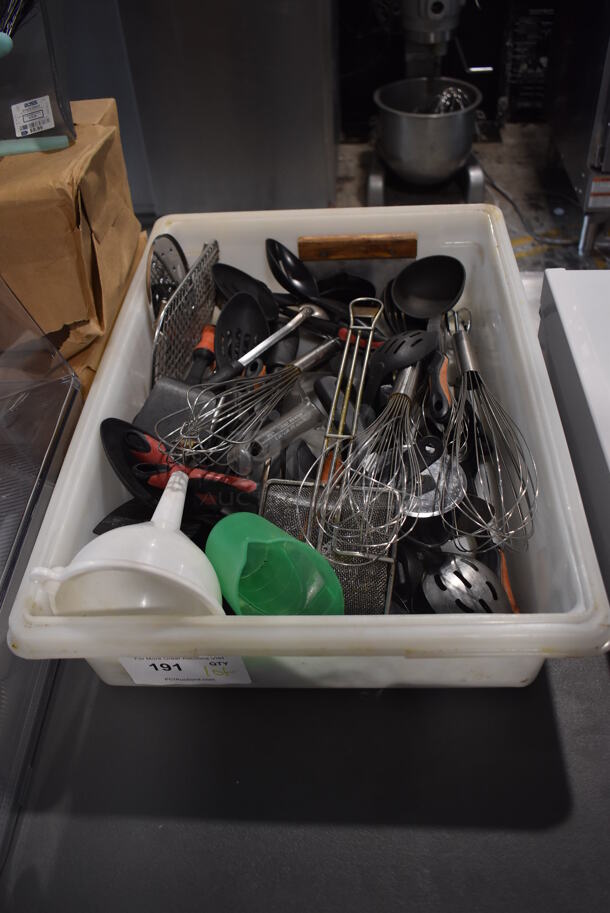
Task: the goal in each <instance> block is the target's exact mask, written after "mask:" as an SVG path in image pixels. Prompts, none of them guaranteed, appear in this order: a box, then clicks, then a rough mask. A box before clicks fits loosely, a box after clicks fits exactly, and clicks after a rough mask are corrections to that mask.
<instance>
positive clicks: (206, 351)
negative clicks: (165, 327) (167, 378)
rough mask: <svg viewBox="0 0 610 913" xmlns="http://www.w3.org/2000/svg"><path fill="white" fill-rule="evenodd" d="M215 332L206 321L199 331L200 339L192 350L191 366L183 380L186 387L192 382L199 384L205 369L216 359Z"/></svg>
mask: <svg viewBox="0 0 610 913" xmlns="http://www.w3.org/2000/svg"><path fill="white" fill-rule="evenodd" d="M215 334H216V327H215V326H214V324H212V323H206V325H205V326H204V328H203V330H202V333H201V339H200V340H199V342H198V343H197V345H196V346H195V348H194V350H193V360H192V362H191V367H190V369H189V373H188V374H187V375H186V378H185V380H184V383H185V384H186V385H187V387H191V386H193V385H194V384H200V383H201V381H202V380H203V379H204V377H205V375H206V373H207V371H208V370H209V369H210V368H211V367H212V365H213V364H214V362H215V360H216V355H215V353H214V336H215Z"/></svg>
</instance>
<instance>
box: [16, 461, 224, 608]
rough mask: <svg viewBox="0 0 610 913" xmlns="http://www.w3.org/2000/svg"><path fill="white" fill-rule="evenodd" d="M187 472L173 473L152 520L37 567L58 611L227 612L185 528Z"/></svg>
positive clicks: (214, 580) (213, 574)
mask: <svg viewBox="0 0 610 913" xmlns="http://www.w3.org/2000/svg"><path fill="white" fill-rule="evenodd" d="M187 485H188V477H187V475H186V474H185V473H184V472H174V473H172V475H171V476H170V478H169V479H168V482H167V486H166V488H165V491H164V492H163V495H162V496H161V499H160V501H159V504H158V505H157V509H156V510H155V512H154V514H153V517H152V519H151V520H150V521H149V522H148V523H138V524H136V525H134V526H123V527H121V528H120V529H113V530H110V531H109V532H107V533H104V534H103V535H101V536H99V537H98V538H97V539H94V540H93V541H92V542H89V543H87V545H85V546H84V548H82V549H81V550H80V551H79V552H78V554H77V555H76V556H75V557H74V559H73V560H72V561H71V562H70V564H68V565H67V566H66V567H52V568H46V567H35V568H33V569H32V571H31V572H30V577H31V579H32V580H34V581H36V582H37V583H40V584H42V586H43V587H44V589H45V590H46V592H47V594H48V597H49V603H50V606H51V610H52V612H53V613H54V614H55V615H90V614H93V615H107V614H124V615H128V614H146V615H165V614H168V613H171V614H173V615H220V614H223V608H222V596H221V592H220V584H219V583H218V578H217V576H216V572H215V571H214V568H213V567H212V565H211V564H210V562H209V560H208V559H207V558H206V556H205V554H204V552H203V551H202V550H201V549H200V548H198V547H197V546H196V545H195V544H194V543H193V542H191V540H190V539H189V538H188V537H187V536H185V535H184V533H182V532H181V531H180V521H181V519H182V511H183V509H184V500H185V497H186V489H187Z"/></svg>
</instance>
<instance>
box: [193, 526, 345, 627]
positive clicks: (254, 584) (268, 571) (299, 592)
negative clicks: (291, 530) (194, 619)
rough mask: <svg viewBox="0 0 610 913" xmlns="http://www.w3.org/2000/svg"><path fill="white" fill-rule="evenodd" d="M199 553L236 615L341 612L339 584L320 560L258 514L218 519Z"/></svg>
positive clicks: (308, 547) (327, 565)
mask: <svg viewBox="0 0 610 913" xmlns="http://www.w3.org/2000/svg"><path fill="white" fill-rule="evenodd" d="M205 553H206V555H207V557H208V558H209V560H210V561H211V562H212V565H213V566H214V570H215V571H216V574H217V575H218V579H219V581H220V588H221V590H222V594H223V596H224V597H225V599H226V600H227V602H228V603H229V605H230V606H231V608H232V609H233V611H234V612H236V614H237V615H342V614H343V591H342V589H341V584H340V583H339V580H338V579H337V575H336V574H335V572H334V570H333V569H332V567H331V565H330V564H329V562H328V561H327V560H326V558H325V557H324V556H323V555H321V554H320V553H319V552H317V551H316V550H315V549H314V548H312V547H311V546H310V545H307V543H305V542H300V541H299V540H298V539H295V538H294V537H293V536H290V535H289V534H288V533H286V532H284V530H283V529H280V528H279V526H275V524H274V523H270V522H269V520H266V519H265V518H264V517H259V516H258V515H257V514H251V513H235V514H230V515H229V516H228V517H224V518H223V519H222V520H220V521H219V522H218V523H217V524H216V526H215V527H214V528H213V530H212V532H211V533H210V535H209V536H208V541H207V544H206V548H205Z"/></svg>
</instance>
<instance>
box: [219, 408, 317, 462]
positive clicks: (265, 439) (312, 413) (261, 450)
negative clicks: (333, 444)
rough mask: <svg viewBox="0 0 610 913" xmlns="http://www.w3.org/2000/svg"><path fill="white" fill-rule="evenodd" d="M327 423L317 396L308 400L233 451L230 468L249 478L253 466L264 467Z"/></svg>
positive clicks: (228, 456) (230, 457)
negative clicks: (269, 460)
mask: <svg viewBox="0 0 610 913" xmlns="http://www.w3.org/2000/svg"><path fill="white" fill-rule="evenodd" d="M325 421H326V412H325V410H324V408H323V407H322V405H321V403H320V402H319V401H318V399H317V397H315V396H305V397H303V399H302V400H301V402H300V403H299V405H298V406H295V407H294V408H293V409H290V410H289V411H288V412H285V413H284V414H283V415H281V416H280V417H279V418H278V419H276V421H274V422H270V423H269V424H268V425H265V426H264V427H263V428H261V429H260V430H259V431H258V433H257V434H256V435H255V436H254V437H253V438H252V440H251V441H249V442H248V443H246V444H241V445H239V446H237V447H234V448H233V449H232V450H231V451H230V452H229V454H228V455H227V465H228V466H229V467H230V468H231V469H233V470H234V471H235V472H237V473H239V474H240V475H250V473H251V472H252V468H253V464H255V463H258V464H259V465H260V464H261V463H264V462H265V460H268V459H272V458H273V457H275V456H277V455H278V453H281V452H282V450H284V449H285V447H287V446H288V444H289V443H290V441H292V440H294V439H295V438H298V437H299V436H300V435H301V434H304V433H305V432H306V431H309V429H310V428H315V427H316V426H317V425H321V424H322V423H323V422H325Z"/></svg>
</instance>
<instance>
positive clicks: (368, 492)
mask: <svg viewBox="0 0 610 913" xmlns="http://www.w3.org/2000/svg"><path fill="white" fill-rule="evenodd" d="M421 378H422V368H421V362H418V363H417V364H415V365H413V366H412V367H409V368H404V369H403V370H402V371H400V373H399V374H398V376H397V378H396V382H395V384H394V388H393V390H392V394H391V396H390V399H389V401H388V403H387V405H386V407H385V408H384V410H383V411H382V413H381V414H380V415H379V416H378V417H377V418H376V419H375V421H374V422H372V424H371V425H369V427H368V428H366V429H365V430H364V432H363V433H362V434H361V435H359V436H357V437H356V438H355V440H354V442H353V446H352V448H351V450H350V451H349V453H348V455H347V457H346V458H345V461H344V462H343V463H340V464H339V465H338V468H337V469H336V471H335V473H334V475H333V477H332V478H330V479H329V480H328V482H327V484H326V485H325V486H324V488H323V489H322V491H321V493H320V495H319V497H318V499H317V502H316V514H315V519H316V522H317V524H318V526H319V528H320V529H321V530H322V531H323V532H324V533H325V534H326V535H327V536H329V537H331V538H333V539H338V540H339V541H340V542H341V554H342V555H358V556H365V557H368V558H375V557H381V556H383V555H385V554H387V553H388V552H389V550H390V548H391V546H392V545H393V543H394V542H396V541H397V540H398V539H399V538H401V537H402V536H405V535H407V534H408V533H409V532H411V530H412V529H413V527H414V526H415V523H416V522H417V511H416V510H414V507H415V505H416V504H417V502H418V499H419V498H420V497H421V494H422V475H421V462H422V457H421V453H420V449H419V446H418V443H417V437H418V427H419V424H420V419H421V412H420V410H419V408H418V407H417V405H416V395H417V392H418V389H419V387H420V385H421V383H420V382H421Z"/></svg>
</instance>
